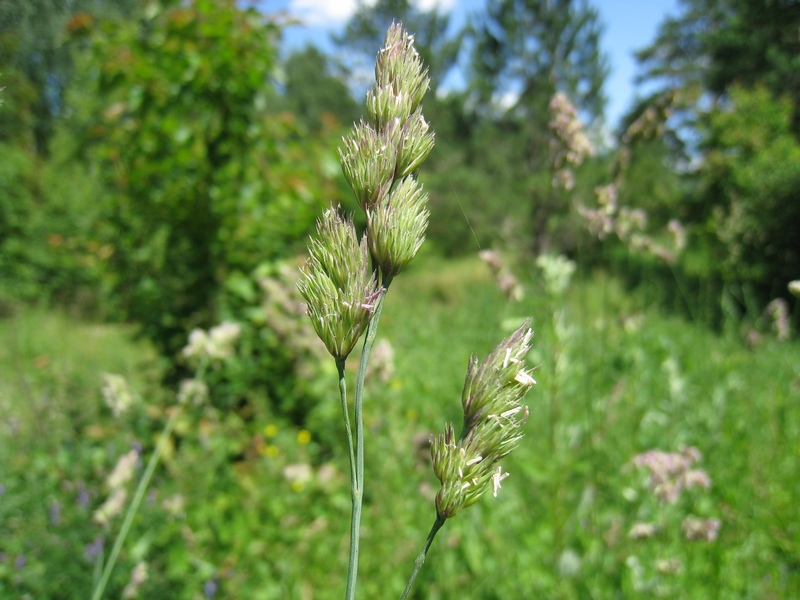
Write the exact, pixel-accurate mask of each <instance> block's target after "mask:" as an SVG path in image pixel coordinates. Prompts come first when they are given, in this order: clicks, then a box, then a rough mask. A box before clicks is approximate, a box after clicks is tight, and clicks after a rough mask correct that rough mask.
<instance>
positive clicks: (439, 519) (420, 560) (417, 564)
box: [400, 514, 447, 600]
mask: <svg viewBox="0 0 800 600" xmlns="http://www.w3.org/2000/svg"><path fill="white" fill-rule="evenodd" d="M446 520H447V519H446V517H443V516H441V515H438V514H437V515H436V521H434V523H433V527H431V532H430V533H429V534H428V539H427V540H425V545H424V546H422V551H421V552H420V553H419V556H417V560H415V561H414V570H413V571H412V572H411V577H410V578H409V580H408V583H407V584H406V589H404V590H403V595H402V596H400V600H406V598H408V595H409V594H410V593H411V588H412V587H413V586H414V581H415V580H416V579H417V575H418V574H419V570H420V569H421V568H422V565H423V564H424V563H425V557H426V556H427V555H428V548H430V547H431V543H432V542H433V538H435V537H436V533H437V532H438V531H439V530H440V529H441V528H442V525H444V522H445V521H446Z"/></svg>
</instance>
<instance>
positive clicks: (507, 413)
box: [431, 321, 536, 518]
mask: <svg viewBox="0 0 800 600" xmlns="http://www.w3.org/2000/svg"><path fill="white" fill-rule="evenodd" d="M532 337H533V331H532V330H531V329H530V323H529V321H525V322H524V323H523V324H522V326H521V327H520V328H519V329H517V330H516V331H515V332H514V333H512V334H511V335H510V336H509V337H507V338H506V339H505V340H503V341H502V342H500V344H499V345H498V346H497V347H496V348H495V349H494V350H493V351H492V352H491V353H490V354H489V355H488V356H487V357H486V358H485V359H484V360H483V362H481V363H480V364H479V363H478V359H477V357H476V356H474V355H473V356H472V357H471V358H470V362H469V367H468V369H467V377H466V381H465V382H464V390H463V392H462V395H461V405H462V408H463V409H464V427H463V430H462V432H461V436H460V438H458V439H456V437H455V431H454V429H453V426H452V424H448V426H447V428H446V429H445V431H444V433H442V434H440V435H438V436H436V437H435V438H434V440H433V443H432V445H431V455H432V457H433V469H434V473H436V476H437V477H438V478H439V481H440V482H441V484H442V487H441V489H440V490H439V493H438V494H437V495H436V511H437V514H438V515H439V516H440V517H443V518H450V517H452V516H455V515H456V514H458V513H459V512H460V511H461V510H462V509H464V508H466V507H467V506H469V505H471V504H474V503H475V502H476V501H477V500H478V498H480V497H481V495H482V494H483V493H484V492H485V491H486V489H487V488H488V485H489V483H490V482H491V484H492V488H493V493H494V495H495V496H496V495H497V490H498V489H499V488H500V482H501V481H503V479H505V478H506V477H508V473H503V472H502V468H501V467H500V466H499V465H498V464H497V463H498V462H499V461H500V459H502V458H503V457H505V456H507V455H508V454H509V453H510V452H511V451H512V450H513V449H514V448H515V447H516V446H517V444H518V443H519V440H520V439H521V438H522V435H523V432H522V426H523V425H524V423H525V421H526V420H527V418H528V407H527V406H525V405H523V404H522V401H523V399H524V397H525V394H527V392H528V390H529V389H530V388H531V387H532V386H533V385H534V384H535V383H536V381H535V380H534V379H533V377H532V376H531V373H530V371H529V370H528V369H527V368H526V366H525V357H526V356H527V354H528V351H529V350H530V340H531V338H532Z"/></svg>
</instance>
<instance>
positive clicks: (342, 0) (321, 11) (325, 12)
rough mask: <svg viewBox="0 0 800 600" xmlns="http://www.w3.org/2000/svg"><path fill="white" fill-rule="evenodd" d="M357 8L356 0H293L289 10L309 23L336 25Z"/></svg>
mask: <svg viewBox="0 0 800 600" xmlns="http://www.w3.org/2000/svg"><path fill="white" fill-rule="evenodd" d="M355 10H356V0H336V1H335V2H331V1H330V0H292V2H291V5H290V8H289V11H290V12H291V13H292V14H293V15H296V16H297V17H299V18H301V19H302V20H303V21H305V23H307V24H308V25H321V26H326V25H335V24H338V23H340V22H343V21H346V20H347V19H348V18H350V16H351V15H352V14H353V13H354V12H355Z"/></svg>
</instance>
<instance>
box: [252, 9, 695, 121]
mask: <svg viewBox="0 0 800 600" xmlns="http://www.w3.org/2000/svg"><path fill="white" fill-rule="evenodd" d="M489 1H491V0H489ZM679 1H680V0H594V1H593V4H594V5H595V6H596V7H597V8H598V10H599V11H600V17H601V19H602V21H603V24H604V25H605V33H604V36H603V42H602V43H603V48H604V50H605V52H606V53H607V54H608V56H609V60H610V63H611V75H610V77H609V79H608V81H607V84H606V93H607V95H608V97H609V103H608V107H607V118H608V124H609V125H610V126H612V127H614V126H616V124H617V122H618V120H619V118H620V116H621V115H622V114H623V113H624V112H625V110H627V109H628V108H629V107H630V106H631V103H632V101H633V99H634V97H635V96H636V88H635V84H634V81H633V80H634V77H635V76H636V63H635V61H634V58H633V52H634V51H635V50H637V49H640V48H642V47H644V46H646V45H648V44H649V43H650V42H651V41H652V40H653V39H654V37H655V34H656V31H657V29H658V25H659V24H660V23H661V22H662V21H663V20H664V18H665V17H666V16H668V15H676V14H677V13H678V5H679ZM482 4H483V0H438V1H437V0H418V5H421V6H423V7H425V8H430V7H432V6H437V5H438V6H439V7H440V8H441V9H443V10H448V11H452V14H453V19H452V21H453V24H454V26H458V25H459V24H461V23H463V22H464V21H465V20H466V19H467V18H468V16H469V15H470V14H471V13H473V12H475V11H476V10H478V9H479V8H480V7H481V6H482ZM355 5H356V1H355V0H277V1H275V0H273V1H269V0H267V1H264V2H262V3H261V6H262V8H264V9H266V10H268V11H270V12H273V11H276V10H281V11H286V12H288V13H289V14H290V15H292V16H294V17H297V18H299V19H300V20H301V21H302V22H303V25H300V26H291V27H288V28H287V29H286V30H285V31H284V36H285V38H284V39H285V42H286V44H287V48H295V47H298V48H301V47H303V46H305V45H306V44H308V43H315V44H317V45H319V46H320V47H321V48H323V49H324V50H329V49H330V41H329V34H330V33H331V32H339V31H341V29H342V26H343V24H344V22H345V21H346V19H347V17H348V16H349V15H350V14H352V11H353V10H354V8H355Z"/></svg>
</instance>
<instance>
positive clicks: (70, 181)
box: [0, 140, 110, 313]
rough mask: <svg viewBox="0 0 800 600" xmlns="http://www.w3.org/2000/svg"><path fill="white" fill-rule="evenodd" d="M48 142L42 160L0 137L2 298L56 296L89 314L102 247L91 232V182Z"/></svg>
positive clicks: (103, 256)
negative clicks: (46, 156) (47, 151)
mask: <svg viewBox="0 0 800 600" xmlns="http://www.w3.org/2000/svg"><path fill="white" fill-rule="evenodd" d="M63 146H64V145H63V144H62V143H61V142H60V141H58V140H55V141H54V142H53V143H51V149H52V158H51V160H49V161H43V160H42V159H41V158H39V157H37V156H36V155H34V154H32V153H29V152H26V151H25V150H24V149H23V148H22V147H21V146H18V145H11V144H5V143H0V280H2V282H3V286H2V287H3V291H2V300H3V301H5V302H10V303H12V304H13V303H15V302H25V303H38V304H47V303H51V302H59V303H61V304H63V305H69V306H70V307H71V308H72V309H74V310H75V311H77V312H84V313H87V312H96V311H97V310H98V306H97V292H98V290H99V288H100V287H101V284H102V282H101V280H102V266H103V264H104V262H105V260H106V259H107V258H108V254H109V251H110V247H109V246H107V245H104V244H102V243H101V242H100V240H99V238H98V237H97V236H96V235H94V234H93V232H92V224H93V223H94V221H95V218H96V216H97V209H96V206H94V205H93V204H92V201H93V199H94V198H95V197H96V187H97V185H96V182H95V180H94V179H93V178H92V177H91V175H89V174H87V173H86V172H85V170H84V169H81V168H80V167H79V166H78V165H77V164H75V163H74V162H72V161H70V160H68V159H65V158H64V154H65V150H64V148H63Z"/></svg>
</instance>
